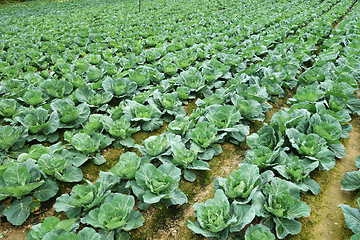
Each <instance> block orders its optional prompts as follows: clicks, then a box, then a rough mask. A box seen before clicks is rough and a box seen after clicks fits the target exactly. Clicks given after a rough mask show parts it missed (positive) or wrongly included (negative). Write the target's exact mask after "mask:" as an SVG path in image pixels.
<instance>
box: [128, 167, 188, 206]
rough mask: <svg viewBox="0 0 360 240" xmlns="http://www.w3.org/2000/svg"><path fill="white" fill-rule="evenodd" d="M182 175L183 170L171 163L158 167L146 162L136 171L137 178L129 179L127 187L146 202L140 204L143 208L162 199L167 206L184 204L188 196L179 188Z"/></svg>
mask: <svg viewBox="0 0 360 240" xmlns="http://www.w3.org/2000/svg"><path fill="white" fill-rule="evenodd" d="M180 176H181V170H180V169H179V168H177V167H175V165H173V164H171V163H163V164H161V165H160V166H159V167H158V168H156V167H155V166H154V165H153V164H151V163H146V164H144V165H142V166H141V167H140V168H139V170H137V171H136V173H135V180H132V181H129V182H128V183H127V187H130V188H131V189H132V191H133V192H134V194H135V195H136V197H137V198H138V199H139V200H140V201H142V202H143V203H145V204H142V205H140V206H138V207H140V208H142V209H146V208H147V207H149V206H150V204H154V203H158V202H160V201H161V202H163V203H164V204H165V205H166V206H170V205H182V204H184V203H186V202H187V197H186V195H185V194H184V193H183V192H182V191H181V190H180V189H178V186H179V180H180Z"/></svg>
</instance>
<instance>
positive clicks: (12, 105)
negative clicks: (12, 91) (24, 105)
mask: <svg viewBox="0 0 360 240" xmlns="http://www.w3.org/2000/svg"><path fill="white" fill-rule="evenodd" d="M20 107H21V105H20V104H19V103H18V102H17V101H16V100H14V99H4V98H2V99H0V115H1V116H3V117H5V118H9V117H12V116H13V115H14V114H15V113H17V112H19V110H20Z"/></svg>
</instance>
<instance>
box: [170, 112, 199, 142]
mask: <svg viewBox="0 0 360 240" xmlns="http://www.w3.org/2000/svg"><path fill="white" fill-rule="evenodd" d="M194 126H195V121H194V120H189V117H187V116H181V115H178V116H176V117H175V119H174V120H173V121H171V122H170V123H169V125H168V131H169V132H171V133H174V134H176V135H180V136H183V137H184V136H185V135H186V133H187V132H188V130H189V129H192V128H193V127H194Z"/></svg>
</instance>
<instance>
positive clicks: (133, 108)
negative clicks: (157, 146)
mask: <svg viewBox="0 0 360 240" xmlns="http://www.w3.org/2000/svg"><path fill="white" fill-rule="evenodd" d="M123 111H124V115H125V116H126V118H127V119H129V121H131V122H136V123H137V124H139V125H140V126H141V128H142V129H143V130H144V131H152V130H155V129H157V128H159V127H160V126H162V125H163V121H162V119H161V116H162V113H161V111H160V110H159V109H158V108H157V107H156V105H154V104H151V105H143V104H140V103H137V102H135V101H127V102H126V106H125V107H124V108H123Z"/></svg>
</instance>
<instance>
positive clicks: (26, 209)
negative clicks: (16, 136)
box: [0, 159, 59, 225]
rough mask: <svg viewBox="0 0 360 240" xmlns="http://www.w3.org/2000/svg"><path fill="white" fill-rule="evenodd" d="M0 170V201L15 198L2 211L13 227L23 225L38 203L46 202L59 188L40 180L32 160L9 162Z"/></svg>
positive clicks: (38, 172)
mask: <svg viewBox="0 0 360 240" xmlns="http://www.w3.org/2000/svg"><path fill="white" fill-rule="evenodd" d="M0 169H1V170H0V200H4V199H6V198H16V200H14V201H12V202H7V205H5V210H4V211H3V214H4V215H5V217H6V218H7V220H8V221H9V222H10V223H11V224H13V225H21V224H23V223H24V222H25V220H26V219H27V218H28V217H29V216H30V213H31V212H32V211H34V210H35V209H36V207H37V206H38V205H39V204H38V201H40V202H44V201H47V200H49V199H50V198H52V197H53V196H55V195H56V193H57V192H58V189H59V188H58V186H57V184H56V183H55V182H54V181H52V180H50V179H46V180H40V179H41V171H40V169H39V166H38V165H37V164H36V161H35V160H33V159H28V160H26V161H25V162H23V163H18V162H11V163H8V164H5V165H2V166H1V167H0ZM30 194H32V196H29V195H30ZM33 197H35V198H36V199H37V200H34V199H33Z"/></svg>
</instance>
